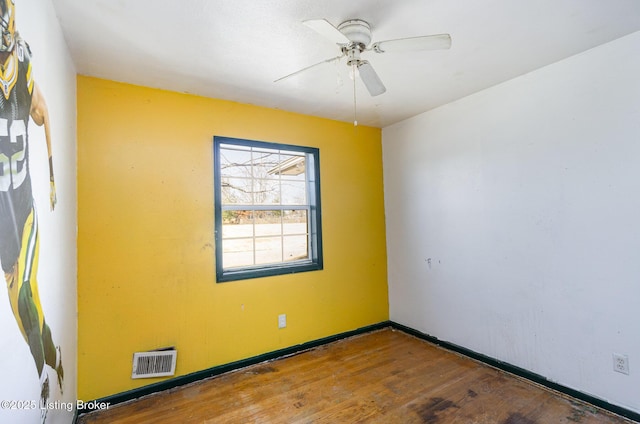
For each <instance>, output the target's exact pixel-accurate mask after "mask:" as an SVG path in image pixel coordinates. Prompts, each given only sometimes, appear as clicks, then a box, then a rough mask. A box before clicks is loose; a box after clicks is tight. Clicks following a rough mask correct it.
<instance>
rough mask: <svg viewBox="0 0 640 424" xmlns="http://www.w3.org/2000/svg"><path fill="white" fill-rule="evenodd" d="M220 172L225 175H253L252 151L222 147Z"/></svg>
mask: <svg viewBox="0 0 640 424" xmlns="http://www.w3.org/2000/svg"><path fill="white" fill-rule="evenodd" d="M220 174H221V175H222V176H223V177H247V178H249V177H251V152H250V151H240V150H226V149H224V150H223V149H221V150H220Z"/></svg>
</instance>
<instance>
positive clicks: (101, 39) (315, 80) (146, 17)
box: [17, 0, 640, 127]
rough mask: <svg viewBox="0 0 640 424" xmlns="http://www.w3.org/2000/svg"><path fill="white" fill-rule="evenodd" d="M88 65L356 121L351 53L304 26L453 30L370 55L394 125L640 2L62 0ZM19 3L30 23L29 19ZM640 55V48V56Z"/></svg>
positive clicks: (639, 12)
mask: <svg viewBox="0 0 640 424" xmlns="http://www.w3.org/2000/svg"><path fill="white" fill-rule="evenodd" d="M53 3H54V6H55V8H56V11H57V14H58V17H59V20H60V24H61V26H62V29H63V32H64V34H65V38H66V40H67V43H68V45H69V49H70V51H71V56H72V58H73V61H74V63H75V65H76V68H77V71H78V73H80V74H83V75H89V76H95V77H99V78H106V79H110V80H114V81H121V82H127V83H132V84H137V85H142V86H148V87H156V88H163V89H168V90H173V91H178V92H186V93H192V94H197V95H202V96H206V97H213V98H219V99H227V100H233V101H238V102H242V103H250V104H255V105H260V106H267V107H270V108H277V109H283V110H288V111H294V112H299V113H303V114H308V115H314V116H321V117H326V118H331V119H336V120H340V121H346V122H351V121H353V119H354V104H353V100H354V95H353V88H354V87H353V82H352V80H350V79H349V76H348V70H349V68H348V67H347V66H346V64H345V61H344V60H343V61H341V62H340V63H337V64H335V63H327V64H324V65H322V66H317V67H315V68H313V69H312V70H309V71H307V72H305V73H302V74H300V75H298V76H296V77H292V78H289V79H286V80H284V81H280V82H277V83H274V82H273V81H274V80H276V79H278V78H280V77H282V76H284V75H287V74H289V73H291V72H294V71H297V70H299V69H301V68H304V67H306V66H309V65H311V64H314V63H317V62H320V61H322V60H324V59H328V58H331V57H334V56H337V55H338V54H339V53H340V51H339V49H338V47H337V46H336V45H335V44H333V45H332V44H331V42H329V41H327V40H326V39H324V38H322V37H321V36H320V35H318V34H317V33H315V32H313V31H312V30H311V29H309V28H307V27H306V26H304V25H302V23H301V22H302V21H304V20H307V19H317V18H326V19H327V20H328V21H329V22H331V23H332V24H334V25H336V26H337V25H338V24H339V23H341V22H342V21H345V20H347V19H353V18H359V19H363V20H365V21H367V22H369V24H370V25H371V28H372V35H373V37H372V38H373V41H380V40H387V39H396V38H402V37H412V36H419V35H428V34H439V33H449V34H451V37H452V39H453V42H452V47H451V49H450V50H438V51H422V52H411V53H398V52H396V53H391V52H388V53H384V54H376V53H374V52H365V53H363V56H364V57H363V58H364V59H367V60H369V61H370V62H371V64H372V65H373V66H374V68H375V69H376V71H377V73H378V75H379V76H380V78H381V79H382V81H383V82H384V84H385V85H386V87H387V92H386V93H384V94H382V95H380V96H377V97H373V98H372V97H371V96H369V94H368V92H367V91H366V89H365V87H364V86H363V85H362V83H361V82H360V81H359V80H358V81H357V82H356V93H357V119H358V123H359V124H365V125H372V126H377V127H384V126H387V125H389V124H392V123H395V122H398V121H400V120H403V119H405V118H408V117H411V116H414V115H417V114H419V113H422V112H424V111H426V110H429V109H432V108H434V107H437V106H439V105H443V104H446V103H448V102H451V101H453V100H456V99H459V98H461V97H464V96H467V95H469V94H471V93H474V92H477V91H479V90H482V89H484V88H487V87H490V86H493V85H495V84H498V83H500V82H503V81H506V80H509V79H511V78H514V77H516V76H518V75H522V74H525V73H527V72H530V71H532V70H535V69H538V68H540V67H543V66H545V65H548V64H550V63H553V62H556V61H558V60H561V59H564V58H566V57H568V56H571V55H574V54H577V53H580V52H582V51H584V50H587V49H590V48H592V47H595V46H597V45H600V44H603V43H606V42H609V41H611V40H614V39H616V38H619V37H621V36H624V35H626V34H630V33H632V32H635V31H638V30H640V0H535V1H533V0H456V1H452V0H350V1H345V0H180V1H175V0H53ZM19 13H20V11H19V10H18V18H17V19H18V22H19V20H20V15H19ZM639 53H640V52H639Z"/></svg>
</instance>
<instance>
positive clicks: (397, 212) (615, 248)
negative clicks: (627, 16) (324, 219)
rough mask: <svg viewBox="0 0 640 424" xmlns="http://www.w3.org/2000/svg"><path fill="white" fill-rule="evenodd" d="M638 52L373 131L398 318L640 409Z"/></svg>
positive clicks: (633, 41) (544, 75)
mask: <svg viewBox="0 0 640 424" xmlns="http://www.w3.org/2000/svg"><path fill="white" fill-rule="evenodd" d="M638 52H640V32H639V33H635V34H632V35H630V36H627V37H624V38H621V39H618V40H616V41H614V42H611V43H609V44H606V45H603V46H600V47H598V48H595V49H592V50H590V51H587V52H585V53H582V54H580V55H577V56H574V57H571V58H569V59H567V60H564V61H562V62H559V63H556V64H553V65H550V66H547V67H545V68H543V69H540V70H538V71H536V72H533V73H530V74H527V75H524V76H522V77H519V78H517V79H514V80H511V81H509V82H507V83H504V84H501V85H499V86H496V87H493V88H490V89H488V90H485V91H482V92H480V93H476V94H474V95H472V96H469V97H467V98H464V99H462V100H459V101H456V102H454V103H451V104H448V105H446V106H443V107H440V108H438V109H435V110H432V111H430V112H427V113H424V114H422V115H419V116H417V117H414V118H412V119H409V120H407V121H404V122H401V123H398V124H396V125H393V126H390V127H388V128H385V129H384V130H383V149H384V175H385V180H384V182H385V204H386V217H387V243H388V244H387V246H388V258H389V259H388V260H389V295H390V309H391V311H390V315H391V319H392V320H393V321H396V322H399V323H401V324H404V325H407V326H409V327H412V328H415V329H417V330H420V331H422V332H424V333H427V334H430V335H432V336H435V337H437V338H439V339H441V340H445V341H449V342H452V343H455V344H458V345H460V346H463V347H466V348H468V349H471V350H473V351H476V352H479V353H482V354H485V355H488V356H490V357H493V358H497V359H499V360H501V361H506V362H508V363H510V364H512V365H516V366H519V367H522V368H525V369H527V370H529V371H532V372H534V373H538V374H541V375H543V376H545V377H547V378H548V379H550V380H552V381H556V382H559V383H560V384H563V385H565V386H568V387H571V388H575V389H577V390H580V391H582V392H584V393H588V394H591V395H594V396H597V397H600V398H603V399H605V400H607V401H609V402H611V403H613V404H616V405H619V406H623V407H625V408H628V409H630V410H633V411H636V412H637V411H640V390H639V389H638V388H639V387H640V55H639V54H638ZM505 60H508V58H505ZM613 352H618V353H622V354H627V355H628V356H629V359H630V368H631V374H630V375H628V376H627V375H623V374H619V373H614V372H613V370H612V353H613Z"/></svg>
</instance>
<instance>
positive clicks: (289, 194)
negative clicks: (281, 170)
mask: <svg viewBox="0 0 640 424" xmlns="http://www.w3.org/2000/svg"><path fill="white" fill-rule="evenodd" d="M281 186H282V204H283V205H305V204H306V203H307V194H306V190H305V188H306V183H305V182H304V181H282V184H281Z"/></svg>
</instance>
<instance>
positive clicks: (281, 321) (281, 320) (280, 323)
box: [278, 314, 287, 328]
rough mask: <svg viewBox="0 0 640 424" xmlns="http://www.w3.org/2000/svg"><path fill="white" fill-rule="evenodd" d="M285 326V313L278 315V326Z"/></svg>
mask: <svg viewBox="0 0 640 424" xmlns="http://www.w3.org/2000/svg"><path fill="white" fill-rule="evenodd" d="M286 326H287V314H280V315H278V328H285V327H286Z"/></svg>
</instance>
